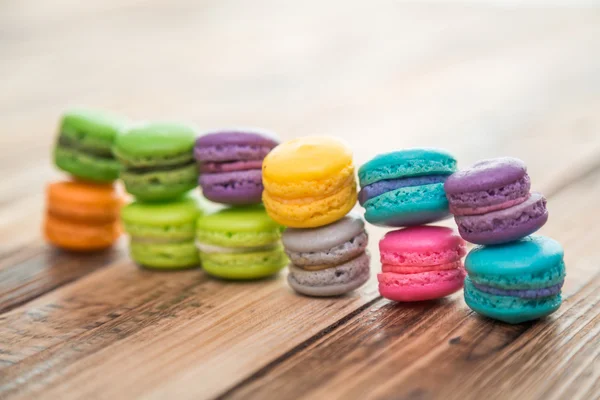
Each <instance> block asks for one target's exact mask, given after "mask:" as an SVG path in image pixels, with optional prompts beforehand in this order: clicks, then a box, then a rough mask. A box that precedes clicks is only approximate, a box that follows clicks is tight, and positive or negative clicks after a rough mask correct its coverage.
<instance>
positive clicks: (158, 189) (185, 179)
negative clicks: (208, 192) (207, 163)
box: [121, 164, 198, 201]
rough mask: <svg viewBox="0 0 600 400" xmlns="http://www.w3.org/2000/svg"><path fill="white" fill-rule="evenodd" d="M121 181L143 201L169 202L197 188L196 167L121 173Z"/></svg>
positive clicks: (187, 166)
mask: <svg viewBox="0 0 600 400" xmlns="http://www.w3.org/2000/svg"><path fill="white" fill-rule="evenodd" d="M121 179H122V180H123V183H124V184H125V187H126V189H127V191H128V192H129V193H131V194H132V195H134V196H135V197H136V198H137V199H139V200H142V201H168V200H173V199H176V198H178V197H181V196H182V195H184V194H185V193H187V192H189V191H190V190H192V189H194V188H195V187H196V186H197V179H198V172H197V169H196V166H195V165H193V164H192V165H186V166H182V167H181V168H174V169H171V170H157V171H150V172H145V173H133V172H129V171H122V172H121Z"/></svg>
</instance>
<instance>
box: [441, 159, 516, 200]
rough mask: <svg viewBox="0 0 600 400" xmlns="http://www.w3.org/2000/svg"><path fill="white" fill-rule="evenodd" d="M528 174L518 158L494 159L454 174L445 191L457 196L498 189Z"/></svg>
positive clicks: (447, 182) (483, 161) (447, 181)
mask: <svg viewBox="0 0 600 400" xmlns="http://www.w3.org/2000/svg"><path fill="white" fill-rule="evenodd" d="M526 174H527V167H526V166H525V163H524V162H523V161H521V160H519V159H518V158H513V157H501V158H492V159H488V160H482V161H479V162H477V163H475V164H474V165H473V166H472V167H470V168H466V169H463V170H461V171H458V172H456V173H454V174H452V175H451V176H450V177H449V178H448V180H446V183H445V190H446V192H447V193H449V194H457V193H463V192H478V191H486V190H489V189H497V188H500V187H503V186H505V185H509V184H511V183H513V182H516V181H518V180H520V179H521V178H523V177H525V176H526Z"/></svg>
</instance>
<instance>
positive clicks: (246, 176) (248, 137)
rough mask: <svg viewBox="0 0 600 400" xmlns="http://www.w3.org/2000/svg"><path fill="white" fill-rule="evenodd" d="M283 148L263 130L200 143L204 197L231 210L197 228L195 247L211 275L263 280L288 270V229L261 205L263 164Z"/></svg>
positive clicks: (206, 137)
mask: <svg viewBox="0 0 600 400" xmlns="http://www.w3.org/2000/svg"><path fill="white" fill-rule="evenodd" d="M278 144H279V140H278V139H277V137H276V136H275V135H274V134H273V133H270V132H267V131H264V130H258V129H224V130H220V131H212V132H207V133H205V134H203V135H201V136H200V137H199V138H198V139H197V140H196V141H195V146H194V151H193V153H194V158H195V160H196V163H197V169H198V170H199V171H200V177H199V179H198V183H199V185H200V188H201V190H202V193H203V194H204V197H206V198H207V199H209V200H211V201H213V202H215V203H220V204H222V205H225V206H228V208H224V209H221V210H219V211H217V212H214V213H210V214H208V215H203V216H201V217H200V218H198V220H197V223H196V246H197V248H198V251H199V255H200V260H201V262H202V267H203V269H204V271H205V272H206V273H207V274H209V275H211V276H214V277H217V278H222V279H230V280H247V279H259V278H265V277H268V276H271V275H274V274H276V273H278V272H279V271H280V270H281V269H282V268H283V267H285V265H287V262H288V260H287V257H286V256H285V253H284V252H283V248H282V246H281V232H282V231H283V227H282V226H281V225H280V224H278V223H277V222H275V221H274V220H272V219H271V218H270V217H269V216H268V215H267V213H266V211H265V209H264V207H263V206H262V204H261V201H262V192H263V184H262V166H263V159H264V158H265V157H266V156H267V154H268V153H269V152H270V151H271V149H273V148H274V147H275V146H277V145H278Z"/></svg>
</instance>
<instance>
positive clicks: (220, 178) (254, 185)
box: [199, 169, 263, 205]
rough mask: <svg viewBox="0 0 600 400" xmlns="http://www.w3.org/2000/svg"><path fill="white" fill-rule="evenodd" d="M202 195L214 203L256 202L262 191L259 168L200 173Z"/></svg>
mask: <svg viewBox="0 0 600 400" xmlns="http://www.w3.org/2000/svg"><path fill="white" fill-rule="evenodd" d="M199 184H200V186H201V187H202V193H203V194H204V196H205V197H206V198H207V199H209V200H211V201H214V202H216V203H223V204H231V205H248V204H258V203H260V201H261V196H262V192H263V185H262V173H261V170H260V169H255V170H249V171H234V172H223V173H218V174H202V175H200V179H199Z"/></svg>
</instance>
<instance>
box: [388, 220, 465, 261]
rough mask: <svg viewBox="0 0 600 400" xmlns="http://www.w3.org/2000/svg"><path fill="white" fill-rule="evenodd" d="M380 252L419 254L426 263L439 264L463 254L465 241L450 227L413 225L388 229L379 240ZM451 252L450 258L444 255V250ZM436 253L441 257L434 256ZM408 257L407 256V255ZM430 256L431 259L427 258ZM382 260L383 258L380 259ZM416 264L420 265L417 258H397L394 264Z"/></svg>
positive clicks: (453, 259)
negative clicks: (393, 229)
mask: <svg viewBox="0 0 600 400" xmlns="http://www.w3.org/2000/svg"><path fill="white" fill-rule="evenodd" d="M379 249H380V251H381V252H382V253H388V254H389V253H390V252H393V253H397V254H398V253H400V254H402V255H404V254H405V253H409V254H416V253H418V254H420V255H421V257H426V263H427V264H441V263H444V262H452V261H455V260H456V259H458V258H460V257H462V256H463V255H464V254H465V241H464V240H463V239H462V238H461V237H460V236H459V235H458V234H457V233H456V232H455V231H454V230H453V229H451V228H447V227H444V226H430V225H426V226H415V227H410V228H405V229H398V230H395V231H390V232H388V233H386V234H385V235H384V237H383V238H382V239H381V240H380V241H379ZM448 251H449V252H451V253H452V254H453V255H456V256H452V257H451V258H448V257H444V256H443V255H444V254H445V252H448ZM437 254H440V255H442V258H434V257H436V255H437ZM407 257H408V256H407ZM429 258H431V259H429ZM382 261H383V259H382ZM405 263H408V264H416V265H422V264H421V263H420V261H419V260H416V261H411V260H410V259H407V260H405V261H402V260H399V261H398V262H397V263H395V264H396V265H403V264H405Z"/></svg>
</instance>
